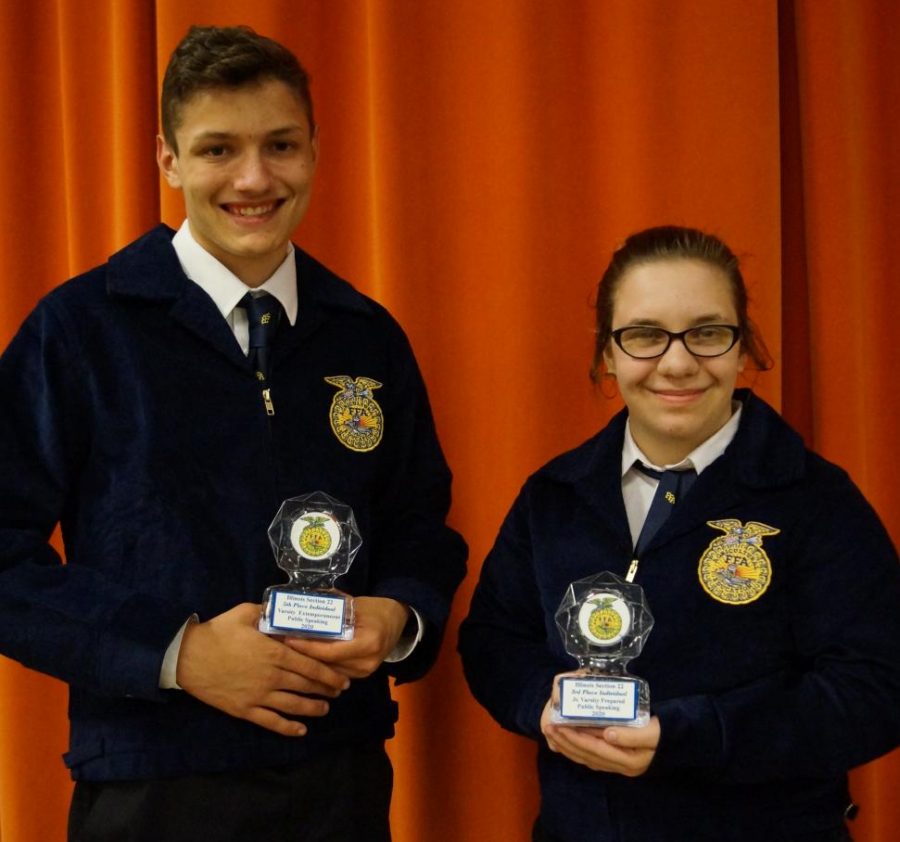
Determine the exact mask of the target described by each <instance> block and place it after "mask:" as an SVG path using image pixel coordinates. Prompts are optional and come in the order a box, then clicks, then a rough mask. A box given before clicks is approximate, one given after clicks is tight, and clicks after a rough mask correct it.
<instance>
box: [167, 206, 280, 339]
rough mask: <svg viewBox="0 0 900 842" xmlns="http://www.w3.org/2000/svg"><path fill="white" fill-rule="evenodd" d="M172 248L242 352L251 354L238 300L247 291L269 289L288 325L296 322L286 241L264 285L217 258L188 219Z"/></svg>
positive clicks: (248, 336)
mask: <svg viewBox="0 0 900 842" xmlns="http://www.w3.org/2000/svg"><path fill="white" fill-rule="evenodd" d="M172 247H173V248H174V249H175V254H176V255H177V256H178V262H179V263H180V264H181V268H182V269H183V270H184V274H185V275H187V276H188V277H189V278H190V279H191V280H192V281H193V282H194V283H195V284H197V286H198V287H200V288H201V289H202V290H203V291H204V292H205V293H206V294H207V295H208V296H209V297H210V298H211V299H212V300H213V303H214V304H215V305H216V307H218V308H219V312H220V313H221V314H222V316H223V318H224V319H225V321H227V322H228V325H229V327H231V329H232V331H234V336H235V339H237V341H238V344H239V345H240V346H241V350H242V351H243V352H244V353H245V354H249V353H250V329H249V327H248V326H247V313H246V311H245V310H244V308H243V307H238V306H237V305H238V302H239V301H240V300H241V299H242V298H243V297H244V296H245V295H246V294H247V293H248V292H253V293H260V292H268V293H269V294H270V295H273V296H275V298H277V299H278V302H279V303H280V304H281V306H282V307H283V308H284V314H285V316H287V319H288V321H289V322H290V323H291V325H294V324H296V322H297V310H298V305H297V262H296V261H295V260H294V246H293V244H292V243H288V245H287V252H286V254H285V256H284V260H283V261H282V262H281V265H280V266H279V267H278V268H277V269H276V270H275V271H274V272H273V273H272V275H271V277H269V278H268V279H267V280H266V282H265V283H264V284H262V285H261V286H258V287H249V286H247V284H245V283H244V282H243V281H242V280H241V279H240V278H239V277H238V276H237V275H235V274H234V273H233V272H232V271H231V270H230V269H228V268H226V267H225V265H224V264H222V263H221V262H220V261H218V260H216V258H215V257H213V256H212V255H211V254H210V253H209V252H208V251H207V250H206V249H205V248H203V246H201V245H200V244H199V243H198V242H197V241H196V240H195V239H194V236H193V234H191V228H190V225H189V224H188V221H187V220H185V221H184V222H182V223H181V227H180V228H179V229H178V231H176V232H175V236H174V237H173V238H172Z"/></svg>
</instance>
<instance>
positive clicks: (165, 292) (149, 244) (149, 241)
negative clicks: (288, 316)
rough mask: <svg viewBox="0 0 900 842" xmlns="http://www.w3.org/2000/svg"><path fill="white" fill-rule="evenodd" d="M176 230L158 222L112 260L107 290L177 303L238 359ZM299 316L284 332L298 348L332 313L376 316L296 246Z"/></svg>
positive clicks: (188, 320)
mask: <svg viewBox="0 0 900 842" xmlns="http://www.w3.org/2000/svg"><path fill="white" fill-rule="evenodd" d="M174 235H175V232H174V231H173V230H172V229H171V228H169V227H168V226H166V225H158V226H156V227H155V228H153V229H151V230H150V231H149V232H147V233H146V234H145V235H144V236H142V237H140V238H139V239H137V240H135V241H134V242H133V243H130V244H129V245H128V246H126V247H125V248H124V249H122V250H121V251H119V252H117V253H116V254H114V255H113V256H112V257H111V258H110V259H109V264H108V274H107V292H108V294H109V295H110V297H113V298H130V299H134V300H143V301H146V302H159V303H165V302H171V309H170V315H171V316H172V318H174V319H175V320H176V321H179V322H181V323H182V324H183V325H184V326H185V327H186V328H187V329H188V330H190V331H191V332H193V333H195V334H196V335H198V336H199V337H201V338H203V339H205V340H207V341H208V342H210V343H212V344H213V345H214V346H216V347H217V348H218V349H219V350H220V351H222V352H223V353H224V354H226V355H227V356H229V357H230V358H232V359H233V360H234V361H235V362H239V363H241V364H244V365H245V364H246V358H245V357H244V355H243V354H242V353H241V350H240V348H239V347H238V345H237V343H236V342H235V339H234V334H233V333H232V332H231V329H230V328H229V326H228V323H227V322H226V321H225V319H223V318H222V315H221V313H220V312H219V311H218V309H217V308H216V306H215V304H214V303H213V301H212V299H211V298H210V297H209V296H208V295H207V294H206V293H205V292H204V291H203V290H202V289H201V288H200V287H199V286H198V285H197V284H195V283H194V282H193V281H191V280H190V279H189V278H188V277H187V276H186V275H185V274H184V271H183V270H182V268H181V264H180V263H179V262H178V257H177V255H176V254H175V249H174V248H173V247H172V237H173V236H174ZM294 254H295V257H296V261H297V283H298V300H299V318H298V320H297V324H296V325H294V327H293V328H291V329H289V330H286V331H284V334H283V335H284V337H285V339H284V343H285V345H286V346H293V345H295V344H296V343H297V342H299V341H301V340H302V339H304V338H305V337H307V336H309V335H310V334H311V333H313V332H314V331H315V330H316V329H317V328H318V327H319V325H320V324H321V323H322V322H323V321H325V320H326V318H327V315H328V312H329V311H334V310H344V311H351V312H355V313H359V314H361V315H368V314H371V313H372V312H373V311H372V306H371V304H370V302H369V301H368V299H367V298H366V297H365V296H363V295H361V294H360V293H359V292H357V291H356V290H355V289H354V288H353V287H352V286H351V285H350V284H348V283H347V282H346V281H344V280H342V279H341V278H339V277H337V275H335V274H333V273H332V272H331V271H329V270H328V269H327V268H325V266H323V265H322V264H321V263H319V262H318V261H317V260H315V259H314V258H312V257H311V256H310V255H308V254H307V253H306V252H304V251H303V250H302V249H299V248H295V249H294Z"/></svg>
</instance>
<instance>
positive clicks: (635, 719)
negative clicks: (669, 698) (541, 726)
mask: <svg viewBox="0 0 900 842" xmlns="http://www.w3.org/2000/svg"><path fill="white" fill-rule="evenodd" d="M550 721H551V722H553V723H555V724H557V725H575V726H578V725H581V726H585V727H588V726H589V727H594V728H605V727H607V726H609V725H623V726H625V727H627V728H640V727H642V726H644V725H646V724H647V723H648V722H649V721H650V692H649V686H648V684H647V682H646V681H644V680H643V679H640V678H631V677H629V678H619V677H616V676H608V675H590V674H577V673H576V674H573V675H565V676H562V677H561V678H560V679H559V682H558V684H557V691H556V694H555V695H554V700H553V704H552V705H551V708H550Z"/></svg>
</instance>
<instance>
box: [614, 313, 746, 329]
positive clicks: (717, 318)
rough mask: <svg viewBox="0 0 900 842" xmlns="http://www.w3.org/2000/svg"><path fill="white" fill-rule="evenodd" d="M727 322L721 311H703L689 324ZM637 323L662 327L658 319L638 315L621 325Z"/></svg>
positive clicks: (632, 325) (635, 324) (692, 325)
mask: <svg viewBox="0 0 900 842" xmlns="http://www.w3.org/2000/svg"><path fill="white" fill-rule="evenodd" d="M727 322H728V320H727V319H726V318H725V317H724V316H723V315H722V314H721V313H704V314H703V315H702V316H697V317H696V318H695V319H693V320H692V321H691V322H690V323H689V324H690V326H691V327H696V326H698V325H712V324H725V323H727ZM638 325H641V326H646V327H663V323H662V322H661V321H660V320H659V319H643V318H640V317H638V318H636V319H632V320H631V321H629V322H628V323H626V324H625V325H623V327H635V326H638Z"/></svg>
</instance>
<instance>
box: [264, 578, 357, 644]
mask: <svg viewBox="0 0 900 842" xmlns="http://www.w3.org/2000/svg"><path fill="white" fill-rule="evenodd" d="M347 604H348V600H347V599H346V597H344V596H341V595H337V594H335V595H332V594H328V593H322V592H315V591H287V590H277V589H273V590H272V591H271V593H270V594H269V605H268V611H267V618H266V619H267V620H268V625H269V628H270V629H271V630H272V631H275V632H287V633H297V632H302V633H303V634H308V635H316V636H321V637H341V636H342V635H343V634H344V622H345V615H346V610H347Z"/></svg>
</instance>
